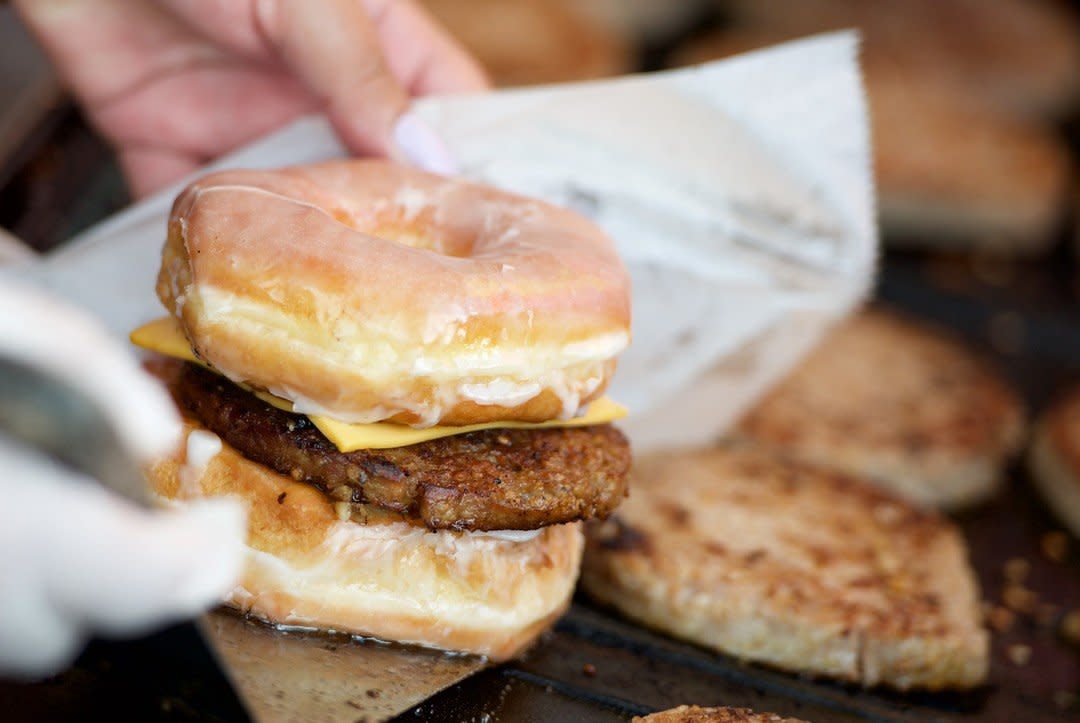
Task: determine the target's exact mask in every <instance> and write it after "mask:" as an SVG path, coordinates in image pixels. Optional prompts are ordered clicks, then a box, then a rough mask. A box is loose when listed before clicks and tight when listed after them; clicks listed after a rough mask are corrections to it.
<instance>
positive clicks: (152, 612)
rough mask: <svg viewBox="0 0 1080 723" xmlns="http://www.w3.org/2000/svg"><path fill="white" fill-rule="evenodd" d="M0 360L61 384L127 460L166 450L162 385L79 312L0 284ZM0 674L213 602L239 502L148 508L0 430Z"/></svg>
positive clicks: (37, 672) (171, 420)
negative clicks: (85, 403) (99, 420)
mask: <svg viewBox="0 0 1080 723" xmlns="http://www.w3.org/2000/svg"><path fill="white" fill-rule="evenodd" d="M0 358H2V359H4V360H9V361H14V362H17V363H18V364H20V365H21V366H27V367H30V368H33V369H35V370H38V371H40V372H42V373H45V374H47V375H48V376H49V377H51V378H55V379H57V380H59V381H61V382H63V383H65V385H66V386H73V387H75V388H76V389H78V390H79V391H80V392H82V393H83V394H85V396H86V397H87V398H89V399H90V400H92V401H93V402H94V403H95V405H96V406H97V407H99V408H100V409H101V411H102V412H103V414H104V416H105V418H106V419H107V420H108V421H109V422H110V426H112V427H113V428H114V429H115V431H116V432H117V436H118V438H119V440H120V442H121V443H122V445H123V446H124V447H125V448H126V449H127V450H128V451H129V452H130V453H131V456H132V457H133V458H134V459H135V460H137V461H138V462H140V463H148V462H149V461H151V460H153V459H154V458H157V457H159V456H161V455H164V454H167V453H168V452H170V451H171V450H172V449H173V448H174V447H175V445H176V444H177V443H178V442H179V439H180V432H181V426H180V419H179V417H178V415H177V412H176V409H175V408H174V406H173V404H172V402H171V400H170V399H169V397H168V394H167V393H166V392H165V390H164V389H163V388H162V386H161V385H160V384H158V383H157V382H156V381H155V380H154V379H153V378H152V377H150V375H149V374H147V373H146V372H145V371H143V369H142V368H141V367H140V366H139V364H138V362H137V361H136V360H135V358H134V356H133V355H132V354H130V353H127V351H126V350H124V349H123V348H121V347H120V346H119V345H118V344H117V343H116V342H114V341H113V340H112V339H111V338H110V337H109V336H108V334H107V333H106V332H105V331H104V330H103V329H102V328H101V327H100V326H99V325H98V324H97V323H96V322H95V321H94V320H93V319H91V318H90V317H88V316H86V315H85V314H84V313H83V312H81V311H78V310H75V309H73V308H71V307H68V306H66V305H64V304H61V303H58V302H56V301H54V300H52V299H50V298H48V297H46V296H44V295H43V294H41V293H39V292H35V291H32V290H30V289H29V288H25V287H19V286H15V285H13V284H11V283H10V282H7V281H0ZM0 468H2V469H3V471H4V473H3V474H2V475H0V496H2V499H3V505H0V549H3V550H4V554H3V555H2V556H0V675H16V676H26V677H39V676H43V675H47V674H50V673H53V672H56V671H58V670H60V669H62V668H63V667H64V666H65V665H66V664H67V663H69V662H70V660H71V659H72V658H73V657H74V656H75V655H76V654H77V653H78V652H79V650H80V649H81V647H82V645H83V643H84V642H85V640H86V638H87V637H88V636H90V635H91V634H95V633H101V634H107V635H132V634H138V633H141V632H145V631H147V630H149V629H150V628H153V627H156V626H159V625H163V624H166V623H169V622H172V621H176V620H182V619H184V618H187V617H190V616H192V615H195V614H196V613H198V612H200V611H201V610H204V609H206V608H207V607H209V606H211V605H213V604H215V603H217V602H218V601H220V600H221V599H222V598H223V597H224V595H225V594H226V593H227V592H228V591H229V590H231V589H232V587H233V585H235V583H236V579H237V576H238V574H239V572H240V568H241V565H242V562H243V559H244V545H243V540H244V533H245V529H246V526H245V521H244V517H245V515H244V510H243V509H242V507H241V506H240V505H239V504H238V503H237V502H235V501H234V500H229V499H218V500H203V501H201V502H199V503H196V504H192V505H188V506H186V507H184V508H183V509H175V510H168V511H164V510H163V511H158V512H150V511H147V510H143V509H140V508H138V507H136V506H135V505H133V504H131V503H129V502H128V501H127V500H124V499H122V498H120V497H119V496H117V495H115V494H113V493H111V492H110V491H108V490H107V489H105V488H104V487H103V486H101V485H100V484H99V483H98V482H96V481H95V480H93V479H90V478H88V477H87V476H86V475H83V474H80V473H78V472H75V471H73V470H72V469H70V468H68V467H66V466H63V465H61V464H60V463H59V462H56V461H55V460H53V459H51V458H49V457H46V456H44V455H43V454H42V453H40V452H38V451H37V450H35V449H31V448H28V447H26V446H24V445H22V444H20V443H19V442H18V441H16V440H15V439H14V438H12V437H9V436H7V435H5V434H3V433H2V432H0Z"/></svg>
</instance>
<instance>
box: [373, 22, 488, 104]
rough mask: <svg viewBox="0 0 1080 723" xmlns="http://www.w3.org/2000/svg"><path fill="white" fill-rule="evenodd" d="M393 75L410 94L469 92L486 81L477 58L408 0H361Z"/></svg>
mask: <svg viewBox="0 0 1080 723" xmlns="http://www.w3.org/2000/svg"><path fill="white" fill-rule="evenodd" d="M364 2H365V5H366V6H367V8H368V11H369V12H370V13H371V16H372V18H373V19H374V21H375V25H376V28H377V30H378V34H379V38H380V40H381V42H382V47H383V52H384V53H385V54H386V58H387V62H388V63H389V64H390V68H391V70H393V72H394V75H396V76H397V77H398V78H400V79H401V82H402V84H403V85H405V87H406V88H408V89H409V92H410V93H412V95H414V96H424V95H435V94H440V93H471V92H479V91H483V90H487V89H488V88H490V86H491V83H490V81H489V80H488V77H487V75H486V73H484V71H483V70H482V69H481V67H480V64H479V63H477V62H476V60H475V59H473V57H472V56H471V55H469V53H468V52H467V51H466V50H465V49H464V48H462V47H461V45H460V44H459V43H458V42H457V41H456V40H455V39H454V38H453V37H451V36H450V35H449V33H447V32H446V30H445V29H443V28H442V27H441V26H440V25H439V24H438V23H437V22H436V21H435V20H434V19H433V18H432V17H431V15H429V14H428V12H427V11H426V10H424V9H423V8H421V7H420V6H419V5H417V4H416V3H415V2H413V1H412V0H404V1H402V0H397V1H395V0H364Z"/></svg>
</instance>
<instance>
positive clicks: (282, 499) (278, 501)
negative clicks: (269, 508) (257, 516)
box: [277, 492, 289, 505]
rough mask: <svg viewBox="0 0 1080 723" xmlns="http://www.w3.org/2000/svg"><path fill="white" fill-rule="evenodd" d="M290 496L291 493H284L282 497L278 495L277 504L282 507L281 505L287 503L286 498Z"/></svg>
mask: <svg viewBox="0 0 1080 723" xmlns="http://www.w3.org/2000/svg"><path fill="white" fill-rule="evenodd" d="M288 495H289V493H288V492H282V493H281V494H280V495H278V496H277V503H278V504H279V505H280V504H282V503H283V502H285V498H286V497H287V496H288Z"/></svg>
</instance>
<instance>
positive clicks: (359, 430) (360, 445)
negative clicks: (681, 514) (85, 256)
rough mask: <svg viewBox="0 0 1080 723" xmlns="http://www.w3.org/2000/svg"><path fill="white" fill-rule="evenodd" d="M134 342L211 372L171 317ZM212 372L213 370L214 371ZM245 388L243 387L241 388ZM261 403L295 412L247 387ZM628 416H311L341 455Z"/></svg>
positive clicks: (609, 406) (607, 409) (612, 407)
mask: <svg viewBox="0 0 1080 723" xmlns="http://www.w3.org/2000/svg"><path fill="white" fill-rule="evenodd" d="M131 341H132V343H133V344H135V345H136V346H139V347H142V348H143V349H149V350H150V351H154V352H157V353H158V354H164V355H165V356H170V357H173V358H175V359H183V360H184V361H189V362H194V363H196V364H200V365H202V366H204V367H206V368H208V369H211V367H209V366H207V364H206V363H205V362H204V361H203V360H201V359H199V358H198V357H197V356H195V352H193V351H192V350H191V344H190V343H189V342H188V340H187V338H186V337H185V336H184V333H183V331H181V329H180V325H179V324H178V323H177V322H176V320H175V319H173V318H172V317H165V318H163V319H157V320H156V321H151V322H150V323H149V324H144V325H143V326H140V327H139V328H138V329H136V330H135V331H133V332H131ZM211 371H212V369H211ZM241 386H244V385H241ZM244 388H245V389H248V391H250V392H252V393H253V394H254V395H255V396H257V397H258V398H259V399H261V400H263V401H264V402H266V403H267V404H270V405H271V406H274V407H277V408H278V409H283V410H285V411H286V412H291V411H293V407H292V403H291V402H290V401H289V400H288V399H282V398H281V397H278V396H275V395H273V394H270V393H269V392H264V391H260V390H255V389H250V388H248V387H244ZM625 416H626V409H625V408H624V407H622V406H620V405H619V404H616V403H615V402H613V401H611V400H610V399H608V398H607V397H603V398H601V399H597V400H596V401H595V402H593V403H592V404H590V405H589V406H588V408H587V409H586V410H585V413H584V414H583V415H581V416H579V417H574V418H572V419H557V420H552V421H550V422H540V423H538V424H531V423H528V422H489V423H487V424H470V425H468V426H464V427H443V426H435V427H428V428H426V429H416V428H413V427H407V426H405V425H402V424H391V423H388V422H380V423H376V424H347V423H345V422H339V421H337V420H336V419H331V418H329V417H323V416H318V415H308V418H309V419H310V420H311V421H312V423H313V424H314V425H315V426H316V427H318V428H319V431H321V432H322V433H323V434H325V435H326V437H327V439H329V440H330V441H331V442H333V443H334V445H335V446H337V448H338V449H339V450H341V451H342V452H353V451H356V450H358V449H389V448H391V447H407V446H409V445H411V444H419V443H420V442H427V441H428V440H432V439H439V438H440V437H449V436H452V435H455V434H465V433H466V432H475V431H478V430H481V429H546V428H550V427H584V426H588V425H594V424H606V423H608V422H611V421H614V420H616V419H621V418H622V417H625Z"/></svg>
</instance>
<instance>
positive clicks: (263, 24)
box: [164, 0, 487, 173]
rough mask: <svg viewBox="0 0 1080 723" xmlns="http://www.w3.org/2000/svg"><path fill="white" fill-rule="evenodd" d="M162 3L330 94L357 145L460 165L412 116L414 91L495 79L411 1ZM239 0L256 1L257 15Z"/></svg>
mask: <svg viewBox="0 0 1080 723" xmlns="http://www.w3.org/2000/svg"><path fill="white" fill-rule="evenodd" d="M164 2H165V3H166V5H167V6H168V7H169V8H171V9H172V10H173V11H174V12H175V13H177V14H178V15H179V16H180V17H182V18H183V19H184V20H185V21H187V22H189V23H190V24H191V25H192V26H193V27H194V28H196V29H197V30H199V31H200V32H202V33H204V34H205V35H206V36H207V37H210V38H212V39H213V40H214V41H215V42H218V43H221V44H222V45H224V46H226V47H228V48H230V49H231V50H233V51H234V52H238V53H242V54H244V55H246V56H249V57H253V58H258V59H260V60H262V61H263V62H267V61H277V62H281V63H283V64H284V65H285V66H286V67H288V69H289V70H290V71H291V72H292V73H293V74H294V75H295V76H296V77H297V79H298V80H300V81H301V82H302V83H303V84H304V85H305V86H306V87H307V89H308V90H309V91H310V92H311V93H312V94H313V95H315V96H316V97H317V98H318V99H319V100H320V101H321V102H322V104H323V107H324V109H325V111H326V113H327V115H328V117H329V119H330V121H331V123H332V124H333V125H334V128H335V130H336V131H337V133H338V134H339V136H340V137H341V139H342V141H344V143H345V145H346V146H347V147H348V148H349V149H350V150H352V151H353V152H355V153H358V154H364V155H380V156H387V157H390V158H394V159H395V160H398V161H404V162H410V163H413V164H415V165H418V166H420V167H422V168H426V169H428V170H433V171H436V172H443V173H446V172H451V171H452V170H453V168H452V166H453V164H452V160H451V157H450V154H449V153H448V152H447V150H446V148H445V146H444V145H443V144H442V142H441V141H440V140H439V139H438V137H437V136H436V135H435V133H434V132H433V131H432V130H431V129H430V128H428V127H427V126H426V125H425V124H424V123H423V122H422V121H421V120H420V119H418V118H413V117H411V116H406V115H405V114H406V112H407V110H408V107H409V103H410V100H411V94H414V93H434V92H453V91H469V90H480V89H483V88H485V87H487V83H486V79H485V78H484V75H483V73H482V72H481V71H480V70H479V68H478V67H477V66H476V64H475V63H474V62H473V61H472V60H471V59H470V58H469V57H468V55H467V54H466V53H465V52H464V51H462V50H461V48H460V47H459V46H458V45H457V44H456V43H454V41H453V40H451V39H450V38H449V36H447V35H446V34H445V33H444V32H443V31H441V30H440V29H439V28H438V27H437V26H436V25H435V24H434V23H433V22H432V20H431V19H430V18H429V17H428V16H427V15H426V14H425V13H423V12H422V11H421V10H420V9H419V8H418V7H417V6H416V5H415V4H413V3H412V2H409V1H407V0H396V1H394V0H366V1H362V0H320V2H288V1H286V0H232V1H231V2H222V1H221V0H164ZM237 5H243V6H244V7H246V8H250V9H252V10H253V12H250V13H249V14H248V15H247V16H246V17H247V18H250V19H249V20H245V16H244V15H243V14H242V13H239V12H237V10H236V7H237ZM399 121H400V122H399Z"/></svg>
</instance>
